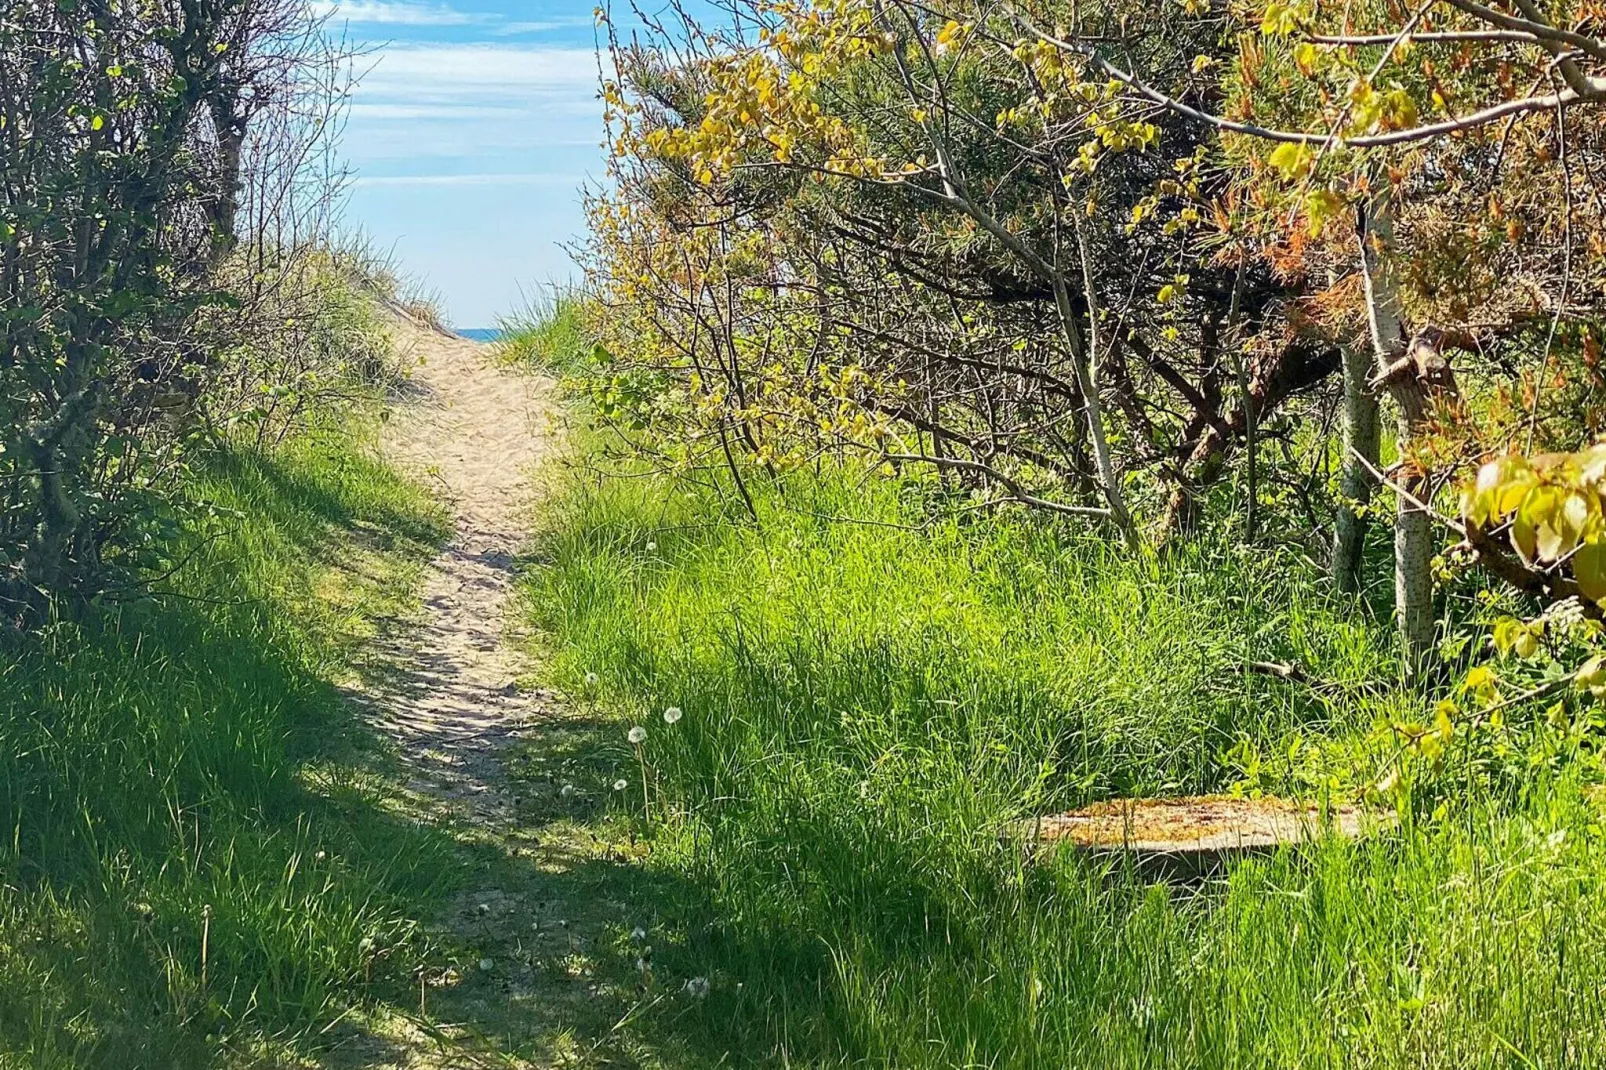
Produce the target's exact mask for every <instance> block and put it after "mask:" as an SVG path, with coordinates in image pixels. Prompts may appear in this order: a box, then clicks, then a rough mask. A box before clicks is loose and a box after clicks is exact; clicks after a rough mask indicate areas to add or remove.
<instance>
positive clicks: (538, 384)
mask: <svg viewBox="0 0 1606 1070" xmlns="http://www.w3.org/2000/svg"><path fill="white" fill-rule="evenodd" d="M394 334H395V337H396V339H397V343H398V348H399V350H400V353H401V355H402V357H403V359H404V360H405V361H406V363H407V364H408V365H409V366H410V373H409V374H410V378H411V385H410V388H409V390H408V392H407V396H406V397H404V398H403V399H402V400H401V402H400V403H399V404H397V405H396V406H395V409H394V413H393V416H392V418H391V420H390V421H389V422H388V423H387V425H386V427H385V433H384V435H383V436H382V440H381V447H382V449H383V451H384V453H385V455H386V457H387V458H388V459H389V460H391V461H392V462H394V463H395V464H397V465H398V466H399V467H400V468H402V469H403V470H404V471H407V472H409V473H411V474H412V475H413V476H415V477H416V478H418V479H419V480H420V481H422V482H424V483H425V484H427V485H430V486H432V487H433V488H434V489H435V490H436V492H437V493H438V495H439V497H440V498H441V500H442V501H443V502H445V503H446V504H447V505H448V506H449V507H450V508H451V510H452V513H453V517H454V522H455V528H456V532H455V535H454V536H453V538H452V540H451V542H450V543H448V545H447V546H446V547H445V548H444V549H443V550H442V551H441V553H440V554H439V556H438V557H437V558H436V559H435V561H434V562H432V563H431V565H430V566H429V569H428V571H427V573H426V576H425V578H424V582H423V599H422V601H423V604H422V606H421V609H420V612H419V614H418V617H417V619H416V620H414V621H411V622H409V623H408V624H407V625H406V626H405V627H403V628H401V629H398V631H397V632H396V633H395V634H393V635H391V636H389V637H387V638H385V639H384V640H382V641H381V642H380V643H379V644H377V649H376V650H375V654H376V657H374V658H373V659H371V663H377V667H378V671H377V672H376V673H374V674H372V675H371V676H370V677H369V680H368V682H367V684H366V685H365V686H364V688H363V689H362V692H361V693H360V694H358V695H356V696H354V697H355V698H356V700H357V701H358V702H360V704H361V705H362V706H363V707H364V708H365V710H366V711H367V716H368V718H369V719H370V720H371V721H372V722H373V723H374V724H375V726H376V727H377V728H379V729H380V730H382V731H383V732H384V733H386V734H387V735H388V736H389V737H390V738H391V739H392V740H393V741H394V742H395V744H396V753H397V758H398V759H399V762H400V765H401V769H402V772H403V775H404V777H405V779H406V790H405V791H403V792H402V793H400V796H399V797H397V798H395V799H393V800H391V801H392V802H393V804H394V805H395V807H396V808H397V809H398V810H399V811H400V812H401V813H403V814H404V815H405V817H406V818H407V819H409V820H413V821H418V822H422V823H427V824H431V825H434V826H436V827H438V828H440V829H442V830H443V831H445V832H447V833H448V834H449V835H450V836H451V837H452V838H454V839H455V840H456V841H457V842H458V843H459V844H460V845H461V853H460V860H459V864H460V865H461V867H462V869H461V876H462V877H463V886H462V887H461V888H460V890H459V891H458V892H457V893H456V894H455V895H454V896H453V897H452V899H451V901H450V902H449V903H447V904H446V908H445V910H444V911H443V912H442V913H440V914H439V915H437V916H434V917H430V918H421V919H420V920H421V921H422V922H423V923H424V924H425V927H426V928H427V929H428V930H429V931H430V932H431V933H432V934H433V935H435V936H436V937H438V938H439V940H440V945H439V946H440V948H441V955H442V956H444V958H443V959H442V960H441V961H438V962H434V963H431V964H429V965H427V966H426V967H425V968H424V971H423V972H422V973H421V974H420V975H419V977H418V980H419V984H420V988H419V989H418V992H417V1002H416V1003H414V1002H413V1000H412V999H411V998H407V999H404V1000H402V1001H401V1002H400V1003H385V1004H383V1005H381V1006H377V1007H374V1008H372V1009H371V1010H370V1011H365V1012H364V1013H362V1014H359V1015H356V1016H354V1017H353V1019H352V1020H351V1021H349V1022H346V1023H343V1024H342V1028H341V1029H340V1030H339V1032H338V1033H335V1034H332V1035H331V1037H332V1039H333V1041H334V1043H333V1044H332V1046H331V1048H330V1050H329V1051H328V1053H327V1055H326V1056H325V1057H324V1058H323V1059H322V1060H321V1061H320V1062H319V1063H318V1065H319V1066H320V1067H323V1068H325V1070H337V1068H338V1070H359V1068H360V1070H458V1068H465V1070H466V1068H470V1067H481V1066H497V1067H534V1066H540V1067H549V1066H560V1065H561V1066H584V1065H596V1064H602V1065H613V1066H617V1065H633V1064H634V1059H633V1057H632V1056H630V1055H628V1054H627V1053H626V1052H625V1048H626V1047H627V1046H628V1045H629V1043H630V1041H629V1039H628V1038H627V1037H626V1036H625V1035H624V1033H623V1032H622V1031H621V1026H622V1025H623V1024H624V1019H625V1018H628V1017H629V1014H630V1013H631V1012H630V1007H631V1005H632V1003H634V1002H635V1001H636V1000H637V999H638V998H639V997H638V996H637V994H636V992H635V990H634V988H633V987H632V986H633V985H634V983H635V982H636V981H637V980H639V978H638V976H637V972H636V971H634V970H633V969H632V968H630V966H629V965H628V959H633V958H634V957H635V956H636V955H637V954H642V953H645V954H650V951H647V952H640V951H636V950H632V951H631V953H630V955H629V956H627V957H625V958H621V956H620V955H619V954H617V953H615V952H614V951H613V950H611V947H612V945H613V944H614V943H616V942H617V938H618V934H619V933H627V932H629V931H630V926H631V925H633V924H635V922H634V920H632V919H634V918H637V917H639V916H640V912H639V909H638V906H639V905H633V904H632V903H630V902H629V900H630V899H631V898H632V896H633V893H632V892H631V891H630V888H631V887H632V886H633V884H634V883H636V878H635V877H633V876H631V875H630V873H629V872H628V871H629V869H630V866H631V862H632V860H633V856H632V855H631V852H630V848H631V847H632V846H633V842H632V843H620V842H619V838H618V837H617V836H616V835H615V833H616V831H617V830H614V829H610V828H609V827H607V826H606V825H604V824H603V823H601V822H600V821H599V819H598V815H599V814H601V813H603V812H604V810H605V806H604V803H603V800H602V799H600V797H599V791H598V789H597V787H596V785H597V784H599V783H605V782H606V781H611V780H612V779H613V777H615V776H617V775H618V774H617V772H613V771H612V770H611V768H610V769H609V770H602V769H600V768H589V766H588V764H587V763H592V764H594V763H595V762H596V761H598V760H599V759H597V758H596V757H595V756H596V754H597V753H598V751H599V748H598V746H597V736H596V732H597V731H598V726H597V725H596V724H595V722H594V720H592V719H591V715H590V714H589V713H588V712H586V711H585V710H582V709H576V708H571V706H570V705H569V704H567V703H565V702H563V701H562V700H561V697H560V696H558V695H556V694H554V693H552V692H549V691H545V690H541V689H539V688H538V687H535V686H534V684H535V681H536V679H537V675H538V674H537V669H538V666H537V664H536V663H535V662H534V661H533V660H532V659H531V657H530V656H529V655H528V654H527V653H525V652H524V651H526V650H528V649H531V648H533V646H534V644H533V643H532V642H531V641H530V638H531V637H530V636H528V635H526V634H521V630H520V628H519V626H518V623H517V616H518V615H517V613H516V611H515V607H514V606H513V605H512V604H511V599H512V588H513V582H514V578H515V577H514V566H515V563H516V555H517V554H518V552H519V550H520V548H521V546H522V544H523V543H524V542H525V540H526V539H527V538H528V536H529V535H530V525H531V523H532V521H533V520H534V518H535V508H536V504H537V503H536V501H535V500H534V499H535V494H536V489H535V488H538V487H539V486H541V484H542V479H541V476H540V475H539V471H538V470H539V469H540V467H541V465H542V462H543V461H545V460H549V459H550V457H551V455H552V454H553V453H554V452H555V450H556V448H557V442H558V438H559V435H558V427H559V424H560V415H561V412H560V409H559V408H558V405H557V402H556V399H555V390H556V387H555V384H554V383H552V382H551V381H550V380H547V379H543V378H539V377H536V376H532V375H529V374H526V373H524V372H521V371H517V370H513V369H508V368H504V367H500V366H498V365H497V364H496V363H495V360H494V356H493V354H492V351H491V349H490V347H488V346H483V345H478V344H476V343H473V342H469V341H466V340H462V339H458V338H453V337H448V336H445V335H442V334H440V333H439V332H436V331H431V330H428V329H426V328H423V327H421V326H419V325H417V324H415V323H412V322H411V321H409V320H406V319H404V318H402V317H400V316H399V315H398V316H397V317H396V320H395V325H394ZM576 782H578V784H579V785H580V786H579V787H577V786H576ZM588 784H589V785H590V787H589V788H588V787H586V785H588Z"/></svg>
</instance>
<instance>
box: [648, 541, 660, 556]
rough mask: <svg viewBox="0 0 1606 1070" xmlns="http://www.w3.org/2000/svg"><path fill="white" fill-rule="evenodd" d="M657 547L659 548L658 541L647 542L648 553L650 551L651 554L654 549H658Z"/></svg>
mask: <svg viewBox="0 0 1606 1070" xmlns="http://www.w3.org/2000/svg"><path fill="white" fill-rule="evenodd" d="M656 549H658V544H657V543H655V542H649V543H648V544H647V552H648V553H649V554H650V553H652V552H653V551H654V550H656Z"/></svg>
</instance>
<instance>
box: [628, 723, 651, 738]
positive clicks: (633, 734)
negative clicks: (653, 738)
mask: <svg viewBox="0 0 1606 1070" xmlns="http://www.w3.org/2000/svg"><path fill="white" fill-rule="evenodd" d="M628 738H629V740H630V742H632V743H642V742H644V741H645V740H646V738H647V730H646V729H645V728H643V727H641V726H640V725H639V724H638V725H636V727H634V728H632V729H631V730H630V735H629V737H628Z"/></svg>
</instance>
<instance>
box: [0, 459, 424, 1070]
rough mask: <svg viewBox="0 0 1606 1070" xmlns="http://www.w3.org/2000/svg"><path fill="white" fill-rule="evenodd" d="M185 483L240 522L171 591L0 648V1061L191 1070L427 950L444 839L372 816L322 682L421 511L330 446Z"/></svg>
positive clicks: (366, 746) (377, 775)
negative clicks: (335, 574)
mask: <svg viewBox="0 0 1606 1070" xmlns="http://www.w3.org/2000/svg"><path fill="white" fill-rule="evenodd" d="M198 488H199V490H200V492H201V493H203V494H204V495H205V496H206V497H208V498H210V499H211V500H213V501H215V502H217V503H218V504H221V505H223V506H225V507H226V508H229V509H233V510H238V511H239V512H240V513H241V514H243V520H241V521H238V522H236V523H234V525H233V530H231V531H230V532H229V533H227V534H225V535H224V536H223V537H221V538H219V539H217V540H216V541H215V542H214V543H212V544H209V545H206V546H203V547H202V549H201V551H200V552H199V553H198V554H197V555H196V557H195V558H194V560H193V562H192V564H191V565H190V567H189V568H188V569H186V570H185V572H183V573H181V574H180V575H179V576H178V577H177V578H176V580H175V581H174V582H175V585H176V588H177V589H176V590H175V591H173V592H172V593H168V594H164V595H161V596H157V597H153V598H151V599H149V600H147V601H146V602H144V603H142V604H137V605H127V606H123V607H121V608H119V609H116V610H114V611H108V612H106V613H104V614H102V615H99V616H96V617H94V618H92V619H84V620H79V621H73V622H61V623H58V624H55V625H53V626H52V627H50V628H48V629H44V630H42V631H41V632H39V633H38V634H35V635H30V636H27V637H24V638H23V639H21V640H20V641H18V642H17V643H15V644H13V646H11V647H10V648H8V649H6V650H4V651H0V674H3V675H4V678H5V681H6V686H5V689H4V692H3V694H0V822H3V827H4V828H5V830H6V836H5V837H4V843H3V844H0V879H3V882H4V887H3V889H0V1062H4V1061H5V1060H6V1057H7V1056H8V1055H9V1056H13V1057H16V1058H19V1059H21V1060H22V1061H23V1063H25V1064H26V1065H30V1066H45V1067H53V1066H62V1067H67V1066H73V1067H76V1066H91V1065H92V1066H97V1067H113V1068H115V1067H152V1066H163V1067H167V1066H175V1067H178V1066H201V1065H214V1064H215V1063H216V1062H218V1061H219V1060H220V1059H226V1058H227V1057H228V1056H227V1053H228V1052H230V1051H236V1050H239V1049H238V1048H237V1046H244V1047H245V1048H250V1047H253V1046H257V1045H258V1044H259V1043H260V1038H262V1037H267V1036H272V1037H279V1038H287V1037H294V1036H296V1035H300V1034H310V1033H311V1032H313V1031H315V1030H316V1029H318V1028H321V1027H322V1026H323V1025H324V1024H326V1023H327V1022H328V1021H329V1020H330V1019H331V1018H332V1017H333V1016H335V1015H337V1014H338V1013H340V1011H341V1010H342V1008H343V1007H344V1006H345V1005H346V1004H347V1003H348V1002H349V1001H350V1000H352V999H353V998H355V997H359V996H360V995H361V994H363V993H365V992H378V991H382V990H385V989H387V988H389V987H397V988H399V989H405V988H406V987H407V985H408V984H409V983H410V977H411V975H412V973H413V971H414V970H415V969H416V967H417V965H418V964H419V963H420V962H423V961H426V960H427V959H428V957H429V956H430V951H429V946H428V942H427V941H426V940H425V939H424V938H423V935H422V933H421V930H420V926H419V923H418V921H417V918H418V917H419V916H420V913H421V912H422V911H425V910H427V908H428V904H430V903H432V902H439V901H441V899H442V897H443V896H444V895H445V894H446V893H447V891H448V890H449V889H450V887H451V886H452V885H453V882H454V879H455V872H456V867H455V865H454V859H455V853H454V852H455V845H454V843H453V842H452V840H451V838H450V837H449V836H448V835H447V834H445V833H444V832H443V831H441V830H438V829H434V828H430V827H425V826H420V825H418V824H417V823H415V822H413V821H411V820H410V819H408V818H406V817H405V816H403V815H398V814H396V813H394V812H392V810H391V809H390V808H389V807H388V806H387V796H388V795H389V793H390V784H391V780H392V778H393V776H394V773H393V769H392V766H391V763H390V762H389V760H388V758H387V756H386V753H385V750H384V748H383V747H382V746H381V745H380V744H378V743H377V741H375V740H374V739H373V738H372V737H371V735H370V734H368V733H366V732H364V731H362V730H360V729H358V728H356V727H354V726H353V724H352V716H351V710H350V707H349V706H348V705H347V704H346V703H345V702H344V700H343V697H342V694H341V692H340V691H339V689H338V688H337V687H336V685H335V682H334V681H333V679H332V678H331V677H332V675H333V674H334V673H336V672H337V671H338V670H339V669H340V668H341V667H342V661H343V659H344V658H345V657H347V656H348V654H349V651H350V650H352V649H354V648H355V647H356V646H357V645H358V644H360V642H361V640H362V637H363V636H362V632H363V629H364V628H366V622H367V621H368V620H371V619H373V618H374V617H376V616H380V615H383V614H384V613H387V612H389V613H395V612H399V611H401V610H402V609H403V608H404V606H405V601H406V594H405V584H404V583H402V582H400V581H402V580H404V579H405V576H406V573H407V569H408V568H410V567H413V566H412V564H410V562H416V560H417V559H419V558H421V557H422V556H424V555H426V554H427V553H428V552H429V551H430V550H431V549H432V548H433V546H434V545H435V544H436V543H437V542H438V541H439V538H440V535H441V531H442V528H441V524H440V520H439V517H438V515H437V514H436V513H435V511H434V510H433V507H431V506H430V505H429V504H428V503H427V502H426V501H425V500H424V499H423V498H422V497H421V496H419V495H417V494H416V493H414V492H412V491H411V490H410V489H409V488H407V487H406V486H405V485H404V484H401V483H400V482H399V481H398V480H396V478H395V477H394V476H392V475H389V474H388V473H385V472H384V471H383V470H382V469H379V468H378V467H377V466H376V465H374V464H372V463H371V462H368V461H366V460H364V459H362V458H361V457H359V456H357V455H355V454H354V453H352V451H351V449H350V446H349V444H345V443H338V442H328V441H312V442H305V443H298V444H296V445H295V446H294V447H293V448H291V449H288V450H286V451H285V452H284V454H283V455H282V456H273V457H264V456H241V455H222V456H219V457H216V458H213V459H211V461H210V463H208V464H207V465H206V466H205V467H204V470H203V471H202V473H201V474H200V476H199V478H198ZM353 561H359V562H361V563H362V565H363V566H364V567H368V568H370V571H368V572H367V573H365V574H356V573H355V572H354V573H352V574H350V575H343V576H340V577H339V579H338V581H337V582H338V584H339V585H340V586H341V587H342V588H343V589H344V594H343V595H342V598H341V599H337V600H331V599H329V598H327V597H325V596H324V593H323V592H322V591H321V590H320V584H323V583H325V582H327V581H328V580H329V577H330V575H331V573H332V571H338V566H342V565H345V564H348V563H350V562H353Z"/></svg>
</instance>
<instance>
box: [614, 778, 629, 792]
mask: <svg viewBox="0 0 1606 1070" xmlns="http://www.w3.org/2000/svg"><path fill="white" fill-rule="evenodd" d="M629 786H630V782H629V781H627V780H625V779H624V778H623V777H621V778H620V779H618V780H615V781H614V782H613V790H614V791H624V790H625V789H626V788H628V787H629Z"/></svg>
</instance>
